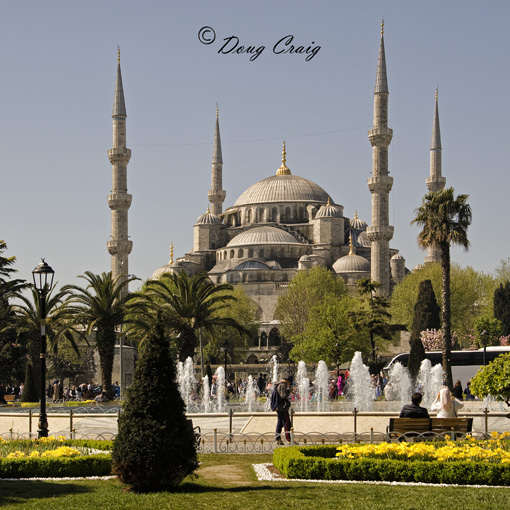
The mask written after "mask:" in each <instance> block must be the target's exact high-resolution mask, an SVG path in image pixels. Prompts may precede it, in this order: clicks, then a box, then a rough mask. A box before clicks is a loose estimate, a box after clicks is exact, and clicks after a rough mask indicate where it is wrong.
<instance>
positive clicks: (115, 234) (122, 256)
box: [107, 46, 133, 296]
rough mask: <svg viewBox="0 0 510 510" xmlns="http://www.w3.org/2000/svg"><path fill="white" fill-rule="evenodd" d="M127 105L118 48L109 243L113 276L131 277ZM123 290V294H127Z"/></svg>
mask: <svg viewBox="0 0 510 510" xmlns="http://www.w3.org/2000/svg"><path fill="white" fill-rule="evenodd" d="M126 117H127V113H126V104H125V102H124V89H123V86H122V74H121V70H120V48H119V47H118V46H117V82H116V85H115V94H114V99H113V111H112V118H113V147H112V148H111V149H109V150H108V158H109V160H110V163H111V164H112V191H111V193H110V194H109V195H108V205H109V206H110V209H111V211H112V234H111V240H110V241H108V242H107V248H108V252H109V253H110V255H111V258H112V276H113V278H117V277H119V276H121V275H122V277H123V278H127V277H128V274H129V266H128V256H129V254H130V253H131V250H132V248H133V242H132V241H130V240H129V235H128V209H129V207H130V205H131V200H132V196H131V195H130V194H128V192H127V165H128V163H129V159H130V158H131V150H130V149H128V148H127V147H126ZM127 293H128V289H127V287H124V289H123V292H122V295H123V296H124V295H127Z"/></svg>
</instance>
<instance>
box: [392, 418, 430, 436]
mask: <svg viewBox="0 0 510 510" xmlns="http://www.w3.org/2000/svg"><path fill="white" fill-rule="evenodd" d="M429 430H430V418H390V426H389V432H400V433H406V432H427V431H429Z"/></svg>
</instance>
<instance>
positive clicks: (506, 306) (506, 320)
mask: <svg viewBox="0 0 510 510" xmlns="http://www.w3.org/2000/svg"><path fill="white" fill-rule="evenodd" d="M494 317H495V318H496V319H499V320H500V321H501V324H502V325H503V335H504V336H507V335H510V282H509V281H506V282H505V284H504V285H503V284H502V283H501V284H500V285H499V287H498V288H497V289H496V290H495V291H494Z"/></svg>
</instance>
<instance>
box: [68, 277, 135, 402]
mask: <svg viewBox="0 0 510 510" xmlns="http://www.w3.org/2000/svg"><path fill="white" fill-rule="evenodd" d="M80 278H83V279H84V280H86V281H87V286H86V287H85V288H83V287H79V286H78V285H66V286H65V287H63V288H62V291H64V292H67V293H68V294H69V295H70V297H71V299H70V303H71V305H72V310H73V311H74V312H75V313H76V318H77V320H78V322H80V323H81V324H83V325H84V326H85V327H86V328H87V335H90V334H91V333H92V332H95V334H96V347H97V351H98V353H99V364H100V366H101V384H102V387H103V391H105V392H106V395H107V396H108V398H110V399H111V398H112V396H113V395H112V372H113V359H114V356H115V341H116V339H117V330H118V328H119V326H121V325H122V324H123V322H124V317H125V314H126V311H127V309H128V307H127V304H128V302H129V301H130V300H131V299H132V297H133V295H132V294H128V295H127V296H124V297H123V296H122V290H123V289H124V287H125V286H126V285H128V284H129V282H132V281H134V280H137V278H136V277H134V276H132V277H129V278H121V277H118V278H115V279H114V278H113V277H112V273H111V272H109V273H101V274H100V275H98V274H94V273H92V272H90V271H86V272H85V274H84V275H80Z"/></svg>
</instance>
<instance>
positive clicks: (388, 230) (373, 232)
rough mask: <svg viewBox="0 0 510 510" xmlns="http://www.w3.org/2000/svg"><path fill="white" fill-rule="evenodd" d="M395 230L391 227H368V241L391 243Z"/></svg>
mask: <svg viewBox="0 0 510 510" xmlns="http://www.w3.org/2000/svg"><path fill="white" fill-rule="evenodd" d="M393 231H394V228H393V227H392V226H391V225H371V226H369V227H367V230H366V232H367V236H368V239H369V240H370V241H371V242H372V241H390V240H391V239H393Z"/></svg>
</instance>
